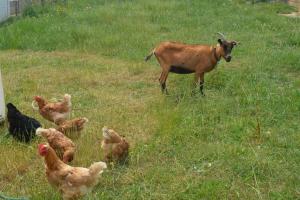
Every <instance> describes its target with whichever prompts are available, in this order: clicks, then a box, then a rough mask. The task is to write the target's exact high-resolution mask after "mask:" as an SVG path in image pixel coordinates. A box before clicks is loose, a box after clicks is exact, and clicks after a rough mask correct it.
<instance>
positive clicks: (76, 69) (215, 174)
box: [0, 0, 300, 200]
mask: <svg viewBox="0 0 300 200" xmlns="http://www.w3.org/2000/svg"><path fill="white" fill-rule="evenodd" d="M34 9H35V12H36V14H37V15H34V16H35V17H23V18H20V19H18V20H12V21H11V22H9V23H4V24H3V25H2V26H1V27H0V49H2V51H1V52H0V64H1V70H2V76H3V79H4V80H3V81H4V89H5V95H6V96H5V98H6V102H13V103H15V104H16V105H17V107H18V108H19V109H20V110H22V111H23V112H24V113H26V114H28V115H30V116H33V117H35V118H37V119H39V120H40V121H41V122H42V124H43V125H44V126H45V127H51V126H53V125H52V124H51V123H49V122H47V121H45V120H43V119H42V118H41V116H39V114H38V113H36V112H34V111H33V110H32V108H31V101H32V97H33V96H35V95H43V96H46V97H47V98H52V97H57V98H59V97H60V96H61V95H62V94H64V93H70V94H72V97H73V108H74V109H73V113H72V116H73V117H75V116H85V117H87V118H89V120H90V122H89V123H88V125H87V126H86V129H85V130H84V135H83V137H82V138H81V139H80V140H78V141H75V142H76V144H77V147H78V150H77V153H76V155H75V160H74V161H73V162H72V165H75V166H89V165H90V164H91V163H92V162H94V161H99V160H101V159H102V152H101V149H100V139H101V128H102V126H104V125H107V126H109V127H112V128H114V129H115V130H116V131H118V132H120V133H121V134H123V135H126V137H127V139H128V140H129V141H130V143H131V151H130V155H131V156H130V165H129V166H128V167H115V168H113V169H110V170H108V171H107V172H106V173H104V174H103V178H102V180H101V182H100V184H99V185H98V186H97V187H95V189H94V190H93V192H92V193H91V194H89V196H88V198H87V199H130V200H132V199H161V200H164V199H182V200H191V199H195V200H198V199H298V198H300V176H299V171H300V148H299V147H300V136H299V132H300V124H299V117H300V90H299V88H300V81H299V75H300V58H299V52H300V42H299V41H300V34H299V33H300V20H299V19H297V18H287V17H283V16H279V15H277V12H279V11H280V10H282V9H286V6H284V5H283V4H278V3H258V4H254V5H252V4H246V3H244V2H243V1H238V0H233V1H229V0H228V1H227V0H216V1H210V0H202V1H199V0H189V1H176V0H168V1H159V0H152V1H146V0H143V1H142V0H140V1H134V0H126V1H120V0H110V1H105V0H102V1H100V0H98V1H96V0H81V1H79V0H77V1H75V0H74V1H72V2H71V1H70V2H69V4H68V6H67V7H64V6H63V5H60V4H58V5H56V6H55V7H46V8H44V9H41V8H34ZM219 31H220V32H224V33H225V34H226V35H227V37H228V38H230V39H234V40H237V41H240V42H241V45H240V46H238V47H236V49H234V51H233V60H232V62H230V63H225V62H224V61H222V62H221V63H220V64H219V65H218V67H217V69H216V70H214V71H212V72H210V73H209V74H207V75H206V77H205V78H206V85H205V92H206V97H202V96H201V95H195V96H191V91H192V89H193V87H192V82H193V76H190V75H175V74H171V75H170V76H169V79H168V83H167V87H168V89H169V92H170V95H169V96H164V95H162V94H161V93H160V88H159V84H158V77H159V74H160V67H159V66H158V64H157V62H156V61H155V59H153V60H152V61H151V62H148V63H145V62H143V58H144V56H145V55H147V54H148V53H149V51H150V50H151V49H152V48H153V47H154V46H155V45H156V44H157V43H159V42H160V41H163V40H177V41H183V42H186V43H198V44H202V43H203V44H212V45H214V44H216V40H217V36H216V32H219ZM6 134H7V128H6V127H3V128H2V129H1V130H0V158H1V159H0V166H1V167H0V191H1V192H3V193H5V194H7V195H10V196H27V197H30V198H31V199H59V198H60V195H59V193H58V192H57V191H56V190H55V189H53V188H52V187H51V186H50V185H49V184H48V182H47V180H46V178H45V174H44V172H45V169H44V164H43V159H42V158H41V157H40V156H38V154H37V150H36V149H37V148H36V147H37V144H38V143H40V142H42V141H43V140H42V139H37V140H36V141H34V142H33V143H32V144H30V145H24V144H21V143H18V142H16V141H14V140H13V139H12V138H10V137H7V136H6Z"/></svg>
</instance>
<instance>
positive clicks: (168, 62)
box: [145, 33, 237, 95]
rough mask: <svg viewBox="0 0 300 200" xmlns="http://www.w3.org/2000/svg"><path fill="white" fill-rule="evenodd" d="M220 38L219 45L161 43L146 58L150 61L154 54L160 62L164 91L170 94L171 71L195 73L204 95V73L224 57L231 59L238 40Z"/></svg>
mask: <svg viewBox="0 0 300 200" xmlns="http://www.w3.org/2000/svg"><path fill="white" fill-rule="evenodd" d="M218 34H220V35H221V36H222V39H218V45H216V46H208V45H188V44H183V43H178V42H162V43H160V44H159V45H158V46H157V47H156V48H155V49H154V50H153V51H152V52H151V53H150V54H149V55H148V56H147V57H146V58H145V61H148V60H149V59H150V58H151V56H152V55H153V54H154V55H155V57H156V59H157V61H158V62H159V64H160V66H161V68H162V72H161V75H160V78H159V82H160V85H161V90H162V92H164V91H165V92H166V94H168V91H167V88H166V80H167V77H168V74H169V72H173V73H176V74H190V73H195V81H196V84H199V86H200V92H201V94H202V95H204V93H203V87H204V74H205V73H206V72H209V71H211V70H213V69H214V68H215V66H216V65H217V64H218V62H219V61H220V60H221V57H223V58H224V59H225V60H226V62H230V60H231V50H232V49H233V47H234V46H235V45H237V42H236V41H227V40H226V39H225V37H224V35H223V34H221V33H218Z"/></svg>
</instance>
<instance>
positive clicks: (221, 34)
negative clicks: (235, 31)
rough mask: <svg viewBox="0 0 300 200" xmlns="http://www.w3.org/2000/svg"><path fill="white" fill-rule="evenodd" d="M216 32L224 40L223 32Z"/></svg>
mask: <svg viewBox="0 0 300 200" xmlns="http://www.w3.org/2000/svg"><path fill="white" fill-rule="evenodd" d="M217 34H219V35H220V36H221V37H222V39H223V40H226V37H225V35H224V34H223V33H220V32H217Z"/></svg>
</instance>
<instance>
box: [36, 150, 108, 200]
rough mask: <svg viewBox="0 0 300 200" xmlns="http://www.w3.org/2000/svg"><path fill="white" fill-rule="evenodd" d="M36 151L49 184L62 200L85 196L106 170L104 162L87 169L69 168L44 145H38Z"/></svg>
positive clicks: (74, 199)
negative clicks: (59, 193) (43, 163)
mask: <svg viewBox="0 0 300 200" xmlns="http://www.w3.org/2000/svg"><path fill="white" fill-rule="evenodd" d="M38 151H39V154H40V155H41V156H43V157H44V159H45V164H46V165H45V168H46V176H47V179H48V181H49V183H50V184H51V185H53V186H55V187H57V188H58V189H59V191H60V192H61V193H62V196H63V199H64V200H71V199H72V200H76V199H79V198H81V197H83V196H84V195H86V194H87V193H88V192H90V191H91V190H92V188H93V187H94V186H95V185H96V184H97V183H98V182H99V178H100V175H101V174H102V173H103V170H104V169H106V163H105V162H96V163H94V164H92V165H91V166H90V167H89V168H83V167H72V166H69V165H67V164H65V163H64V162H62V161H61V160H60V159H59V158H58V156H57V155H56V153H55V151H54V150H53V149H52V148H51V147H50V146H49V145H46V144H39V146H38Z"/></svg>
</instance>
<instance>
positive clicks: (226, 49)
mask: <svg viewBox="0 0 300 200" xmlns="http://www.w3.org/2000/svg"><path fill="white" fill-rule="evenodd" d="M218 34H219V35H220V36H221V38H219V39H218V43H219V44H220V47H221V56H222V57H223V58H224V59H225V60H226V62H230V61H231V51H232V49H233V47H234V46H236V45H237V44H238V43H237V42H236V41H229V40H226V38H225V36H224V35H223V34H222V33H218Z"/></svg>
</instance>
